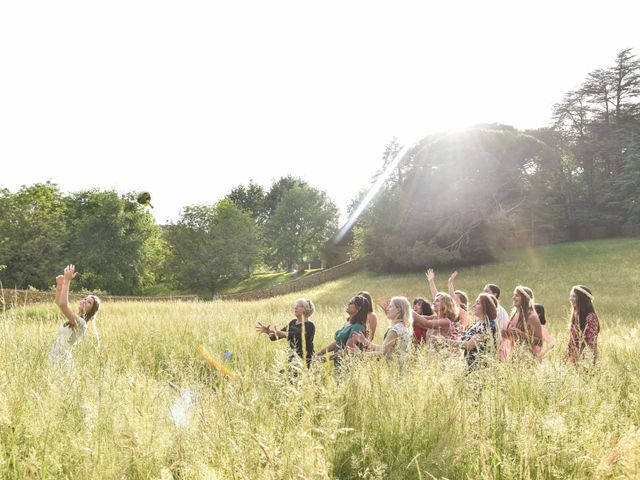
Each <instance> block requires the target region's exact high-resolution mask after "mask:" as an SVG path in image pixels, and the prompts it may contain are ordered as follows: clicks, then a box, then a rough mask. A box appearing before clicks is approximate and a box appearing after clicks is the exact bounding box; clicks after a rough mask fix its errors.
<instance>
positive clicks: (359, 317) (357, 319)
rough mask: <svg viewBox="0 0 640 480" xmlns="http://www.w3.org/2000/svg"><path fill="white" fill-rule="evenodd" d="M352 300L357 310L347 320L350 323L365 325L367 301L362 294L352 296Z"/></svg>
mask: <svg viewBox="0 0 640 480" xmlns="http://www.w3.org/2000/svg"><path fill="white" fill-rule="evenodd" d="M353 301H354V302H355V304H356V307H358V308H359V310H358V313H356V314H355V315H354V316H353V317H350V318H349V322H351V323H352V324H354V323H359V324H360V325H365V324H366V322H367V314H368V313H369V312H368V310H369V301H368V300H367V299H366V298H365V297H363V296H362V295H356V296H355V297H353Z"/></svg>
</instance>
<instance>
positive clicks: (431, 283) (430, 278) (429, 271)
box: [426, 268, 438, 301]
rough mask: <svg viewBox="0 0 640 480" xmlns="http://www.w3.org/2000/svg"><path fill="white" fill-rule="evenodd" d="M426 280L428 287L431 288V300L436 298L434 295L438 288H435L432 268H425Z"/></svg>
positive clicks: (434, 274) (434, 275)
mask: <svg viewBox="0 0 640 480" xmlns="http://www.w3.org/2000/svg"><path fill="white" fill-rule="evenodd" d="M426 275H427V282H429V288H430V289H431V300H432V301H433V300H435V299H436V295H437V294H438V289H437V288H436V273H435V272H434V271H433V268H428V269H427V273H426Z"/></svg>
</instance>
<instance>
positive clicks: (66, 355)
mask: <svg viewBox="0 0 640 480" xmlns="http://www.w3.org/2000/svg"><path fill="white" fill-rule="evenodd" d="M85 333H87V322H85V321H84V319H83V318H82V317H79V318H78V326H77V327H76V328H75V329H73V328H71V327H70V326H69V325H62V326H61V327H60V328H59V329H58V338H56V341H55V342H54V343H53V345H52V346H51V350H50V351H49V361H50V362H51V363H54V364H56V365H59V366H61V367H64V368H67V369H71V368H73V356H72V355H71V347H72V346H73V345H75V344H76V343H79V342H80V341H81V340H82V338H83V337H84V334H85Z"/></svg>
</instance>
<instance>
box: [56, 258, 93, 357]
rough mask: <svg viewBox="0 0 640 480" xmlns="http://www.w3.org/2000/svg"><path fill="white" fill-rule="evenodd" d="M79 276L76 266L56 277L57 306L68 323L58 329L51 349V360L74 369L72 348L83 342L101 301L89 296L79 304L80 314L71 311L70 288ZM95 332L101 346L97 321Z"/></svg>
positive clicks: (67, 267) (68, 268)
mask: <svg viewBox="0 0 640 480" xmlns="http://www.w3.org/2000/svg"><path fill="white" fill-rule="evenodd" d="M77 274H78V273H77V272H76V267H75V265H67V266H66V267H65V269H64V275H58V276H57V277H56V305H58V307H59V308H60V310H61V311H62V313H63V314H64V316H65V317H66V318H67V321H66V322H65V323H64V324H63V325H62V326H61V327H60V328H59V329H58V338H57V339H56V341H55V343H54V344H53V346H52V347H51V351H50V352H49V359H50V360H51V361H52V362H54V363H58V364H60V365H62V366H64V367H67V368H72V367H73V357H72V355H71V346H72V345H75V344H76V343H78V342H80V341H81V340H82V338H83V337H84V334H85V333H86V332H87V323H88V322H90V321H91V320H92V319H94V318H95V316H96V313H98V309H99V308H100V299H99V298H98V297H96V296H95V295H87V296H86V297H84V298H83V299H82V300H80V302H79V303H78V313H75V312H74V311H73V310H72V309H71V307H70V306H69V286H70V285H71V280H73V279H74V278H75V276H76V275H77ZM93 331H94V332H95V334H96V338H97V340H98V344H99V343H100V337H99V336H98V330H97V328H96V325H95V320H94V321H93Z"/></svg>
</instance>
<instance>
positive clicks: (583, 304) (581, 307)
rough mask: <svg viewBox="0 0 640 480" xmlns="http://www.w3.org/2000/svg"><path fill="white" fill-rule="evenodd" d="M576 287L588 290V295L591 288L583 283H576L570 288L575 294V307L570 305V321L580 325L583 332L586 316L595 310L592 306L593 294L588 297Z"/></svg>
mask: <svg viewBox="0 0 640 480" xmlns="http://www.w3.org/2000/svg"><path fill="white" fill-rule="evenodd" d="M576 287H577V288H576ZM578 288H579V289H582V290H584V291H585V292H588V293H589V295H591V290H590V289H589V288H587V287H585V286H584V285H576V286H575V287H573V288H572V289H571V290H572V291H573V294H574V295H575V296H576V308H573V307H572V312H571V323H573V324H574V325H575V324H578V325H580V331H581V332H584V328H585V327H586V325H587V317H588V316H589V314H590V313H595V312H596V310H595V308H593V301H592V298H593V296H591V297H589V295H586V294H585V293H584V292H581V291H580V290H578Z"/></svg>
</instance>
